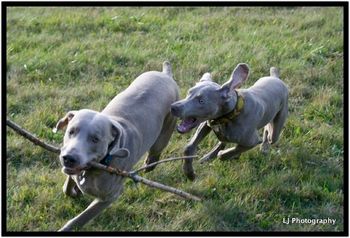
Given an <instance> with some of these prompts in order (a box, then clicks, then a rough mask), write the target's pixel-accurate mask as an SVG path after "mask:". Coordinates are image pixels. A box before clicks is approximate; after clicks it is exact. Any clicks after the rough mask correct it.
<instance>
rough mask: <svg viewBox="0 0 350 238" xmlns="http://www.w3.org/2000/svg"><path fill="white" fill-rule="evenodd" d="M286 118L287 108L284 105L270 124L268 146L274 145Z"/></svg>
mask: <svg viewBox="0 0 350 238" xmlns="http://www.w3.org/2000/svg"><path fill="white" fill-rule="evenodd" d="M287 116H288V107H287V105H285V106H284V107H283V108H282V109H281V111H279V112H278V113H277V115H276V117H275V118H274V119H273V122H272V128H273V129H272V134H271V138H269V142H270V144H274V143H276V142H277V140H278V138H279V136H280V134H281V131H282V128H283V126H284V123H285V122H286V119H287Z"/></svg>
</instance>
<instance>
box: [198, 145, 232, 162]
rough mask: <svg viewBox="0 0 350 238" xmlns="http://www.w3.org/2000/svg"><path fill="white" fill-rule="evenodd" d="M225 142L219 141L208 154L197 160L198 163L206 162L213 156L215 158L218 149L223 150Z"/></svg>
mask: <svg viewBox="0 0 350 238" xmlns="http://www.w3.org/2000/svg"><path fill="white" fill-rule="evenodd" d="M225 146H226V144H225V143H224V142H221V141H220V142H219V143H218V144H217V145H216V146H215V147H214V149H212V151H210V152H209V153H208V154H206V155H204V156H203V158H201V159H200V160H199V163H201V164H202V163H204V162H208V161H210V160H212V159H214V158H216V156H217V155H218V153H219V151H220V150H223V149H224V148H225Z"/></svg>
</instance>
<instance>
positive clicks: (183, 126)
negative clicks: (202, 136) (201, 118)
mask: <svg viewBox="0 0 350 238" xmlns="http://www.w3.org/2000/svg"><path fill="white" fill-rule="evenodd" d="M194 122H195V119H194V118H188V119H185V120H183V121H182V122H181V123H180V125H178V126H177V130H178V131H179V132H180V133H186V132H188V131H190V130H191V129H192V127H191V126H192V125H193V123H194Z"/></svg>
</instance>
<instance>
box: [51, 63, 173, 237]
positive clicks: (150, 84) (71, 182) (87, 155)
mask: <svg viewBox="0 0 350 238" xmlns="http://www.w3.org/2000/svg"><path fill="white" fill-rule="evenodd" d="M178 95H179V89H178V86H177V84H176V82H175V81H174V80H173V78H172V71H171V66H170V63H168V62H164V63H163V72H157V71H150V72H146V73H143V74H141V75H140V76H139V77H137V78H136V79H135V80H134V81H133V83H132V84H131V85H130V86H129V87H128V88H127V89H126V90H124V91H123V92H121V93H120V94H118V95H117V96H116V97H114V99H113V100H112V101H111V102H110V103H109V104H108V105H107V106H106V108H104V109H103V111H101V112H97V111H92V110H88V109H82V110H78V111H70V112H68V113H67V115H66V116H65V117H64V118H62V119H61V120H60V121H59V122H58V123H57V125H56V128H55V129H54V130H57V129H61V128H64V127H65V126H67V129H66V132H65V135H64V141H63V147H62V148H61V153H60V156H59V158H60V162H61V164H62V166H63V168H62V171H63V172H64V173H65V174H67V175H68V176H67V179H66V182H65V184H64V186H63V191H64V193H65V194H67V195H68V196H71V197H75V196H77V195H79V194H80V193H81V192H82V193H83V194H89V195H92V196H93V197H95V199H94V201H93V202H92V203H91V204H90V205H89V206H88V207H87V208H86V209H85V210H84V211H83V212H82V213H80V214H79V215H78V216H76V217H75V218H73V219H72V220H70V221H69V222H67V223H66V224H65V225H64V226H63V227H62V228H61V229H60V231H70V230H72V229H76V228H79V227H81V226H83V225H84V224H85V223H87V222H88V221H89V220H91V219H92V218H94V217H95V216H96V215H98V214H99V213H100V212H101V211H102V210H103V209H105V208H106V207H108V206H109V205H110V204H111V203H112V202H113V201H114V200H116V199H117V198H118V196H119V195H120V193H121V192H122V189H123V177H121V176H117V175H114V174H110V173H108V172H105V171H101V170H97V169H94V168H89V167H88V163H89V162H90V161H97V162H101V163H105V164H108V165H110V166H112V167H115V168H118V169H121V170H126V171H129V170H130V169H131V168H132V167H133V165H134V164H135V163H136V162H137V161H138V160H139V159H140V158H141V157H142V156H143V155H144V154H145V153H146V152H147V151H148V157H147V158H146V160H145V163H146V164H149V163H152V162H155V161H157V160H158V159H159V157H160V154H161V152H162V150H163V149H164V148H165V147H166V145H167V144H168V142H169V139H170V137H171V135H172V132H173V131H174V128H175V126H176V118H175V117H173V116H172V114H171V113H170V105H171V104H172V103H173V102H175V101H177V100H178V99H179V96H178Z"/></svg>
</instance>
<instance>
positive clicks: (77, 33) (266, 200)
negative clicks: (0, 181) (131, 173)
mask: <svg viewBox="0 0 350 238" xmlns="http://www.w3.org/2000/svg"><path fill="white" fill-rule="evenodd" d="M342 19H343V12H342V9H341V8H335V7H333V8H331V7H329V8H311V7H308V8H298V7H296V8H288V7H286V8H255V7H251V8H235V7H228V8H221V7H217V8H216V7H212V8H207V7H201V8H175V7H173V8H149V7H148V8H146V7H143V8H142V7H139V8H126V7H123V8H122V7H119V8H117V7H114V8H113V7H108V8H53V7H52V8H40V7H35V8H19V7H11V8H8V9H7V48H6V52H7V71H6V73H7V80H6V84H7V88H6V89H7V95H6V96H7V98H6V99H7V117H9V118H11V119H12V120H14V121H15V122H17V123H18V124H20V125H21V126H23V127H24V128H26V129H27V130H29V131H31V132H33V133H35V134H36V135H37V136H39V137H40V138H42V139H43V140H45V141H47V142H49V143H52V144H56V145H59V144H61V143H62V137H63V133H59V134H53V133H52V132H51V129H52V128H53V127H54V126H55V124H56V122H57V120H58V119H60V118H61V117H62V116H63V115H64V114H65V113H66V112H67V111H69V110H72V109H80V108H90V109H94V110H101V109H103V107H104V106H105V105H106V104H107V103H108V102H109V100H111V99H112V98H113V97H114V95H115V94H117V93H118V92H120V91H122V90H123V89H125V88H126V87H127V86H128V85H129V84H130V83H131V82H132V80H133V79H134V78H136V77H137V76H138V75H139V74H141V73H142V72H145V71H148V70H161V64H162V62H163V61H164V60H169V61H170V62H171V63H172V66H173V73H174V77H175V80H176V81H177V83H178V85H179V86H180V88H181V97H184V96H185V94H186V91H187V90H188V89H189V88H190V87H192V86H193V85H194V84H195V82H196V81H197V80H198V79H199V78H200V77H201V75H202V74H203V73H205V72H207V71H210V72H212V74H213V77H214V79H215V80H216V81H217V82H219V83H223V82H225V81H226V80H227V79H228V77H229V75H230V74H231V72H232V70H233V69H234V67H235V66H236V64H237V63H239V62H245V63H248V64H249V65H250V68H251V74H250V77H249V79H248V81H247V83H246V85H244V87H249V86H250V85H252V84H253V83H254V82H255V81H256V80H257V79H258V78H259V77H262V76H265V75H267V74H268V72H269V68H270V67H271V66H276V67H278V68H279V69H280V71H281V78H282V79H283V80H284V81H285V82H286V83H287V85H288V87H289V91H290V100H289V113H290V115H289V118H288V121H287V123H286V125H285V128H284V130H283V133H282V135H281V138H280V140H279V142H278V143H277V144H276V145H275V146H274V147H273V148H272V150H271V152H270V153H269V154H268V155H266V156H263V155H262V154H261V153H260V152H259V150H258V148H255V149H253V150H251V151H249V152H247V153H245V154H244V155H242V156H241V158H240V160H238V161H228V162H222V161H219V160H215V161H213V162H212V163H209V164H204V165H200V164H199V163H198V162H195V163H194V166H195V170H196V173H197V179H196V180H195V181H194V182H190V181H187V180H186V178H185V177H184V175H183V173H182V170H181V167H182V166H181V162H180V161H177V162H173V163H167V164H164V165H159V167H158V168H157V169H156V170H155V171H153V172H152V173H149V174H145V175H144V176H145V177H147V178H150V179H153V180H156V181H160V182H162V183H164V184H168V185H170V186H174V187H178V188H180V189H183V190H185V191H189V192H191V193H193V194H196V195H199V196H201V197H203V200H204V201H203V202H193V201H185V200H182V199H179V198H178V197H176V196H175V195H172V194H169V193H165V192H162V191H159V190H154V189H151V188H149V187H146V186H143V185H136V186H135V185H134V184H133V182H132V181H127V182H126V187H125V191H124V193H123V194H122V196H120V198H119V199H118V201H116V202H114V203H113V205H112V206H111V207H110V208H109V209H107V210H105V211H103V213H102V214H101V215H100V216H98V218H96V219H94V220H93V221H92V222H90V223H89V224H87V225H86V226H84V228H83V229H82V230H84V231H88V230H93V231H343V229H344V226H343V225H344V224H343V203H344V191H343V190H344V184H343V176H344V175H343V170H344V168H343V159H344V158H343V157H344V142H343V140H344V138H343V127H344V121H343V103H344V102H343V93H344V91H343V67H344V64H343V44H344V42H343V40H342V39H343V22H342ZM191 134H193V133H190V134H186V135H179V134H178V133H174V135H173V136H172V139H171V142H170V144H169V146H168V147H167V148H166V150H165V151H164V154H163V158H167V157H171V156H181V155H182V151H183V148H184V146H185V145H186V143H187V142H188V141H189V139H190V137H191ZM6 139H7V148H6V150H7V158H6V160H7V178H6V181H7V197H6V204H7V205H6V206H7V207H6V208H7V214H6V221H7V224H6V225H7V230H8V231H47V230H48V231H52V230H57V229H59V228H60V227H61V226H62V225H63V224H65V222H67V221H68V220H69V219H71V218H72V217H74V216H75V215H77V214H78V213H80V212H81V211H82V210H83V209H85V207H86V206H87V205H88V204H89V202H90V201H91V200H92V199H91V198H90V197H82V198H79V199H76V200H74V199H70V198H68V197H65V196H64V195H63V193H62V189H61V188H62V185H63V182H64V180H65V175H64V174H62V173H61V171H60V164H59V162H58V158H57V156H56V155H54V154H52V153H50V152H47V151H44V150H43V149H41V148H39V147H36V146H34V145H32V144H31V143H30V142H28V141H27V140H25V139H23V138H21V137H19V136H18V135H17V134H15V133H14V132H13V131H11V130H10V129H8V130H7V132H6ZM216 143H217V139H216V138H215V136H214V135H212V134H211V135H210V136H209V137H208V138H206V139H205V140H204V141H203V142H202V143H201V145H200V148H199V150H198V155H199V156H202V155H204V154H205V153H207V152H208V151H209V150H210V149H211V148H212V147H213V146H214V145H215V144H216ZM141 164H142V160H141V161H140V162H139V164H138V165H141ZM287 217H299V218H327V217H329V218H332V219H336V224H335V225H310V224H292V225H285V224H283V223H282V219H283V218H287Z"/></svg>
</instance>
